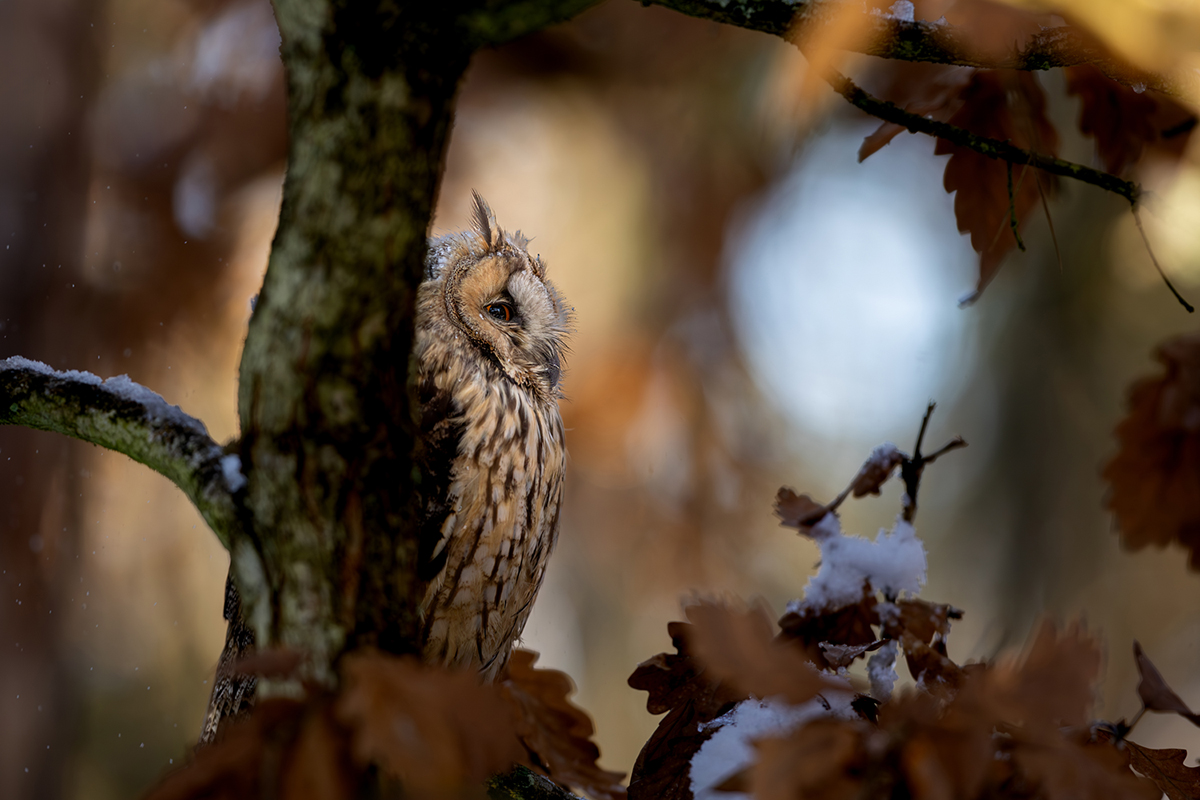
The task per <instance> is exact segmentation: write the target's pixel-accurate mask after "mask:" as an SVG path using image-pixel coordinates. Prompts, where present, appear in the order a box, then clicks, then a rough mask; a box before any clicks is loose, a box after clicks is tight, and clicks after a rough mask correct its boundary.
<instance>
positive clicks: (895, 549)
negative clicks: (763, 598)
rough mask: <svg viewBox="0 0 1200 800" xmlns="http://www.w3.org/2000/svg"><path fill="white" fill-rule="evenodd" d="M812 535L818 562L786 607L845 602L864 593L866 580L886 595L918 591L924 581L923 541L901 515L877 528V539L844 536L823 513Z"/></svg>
mask: <svg viewBox="0 0 1200 800" xmlns="http://www.w3.org/2000/svg"><path fill="white" fill-rule="evenodd" d="M810 535H811V536H812V538H813V539H815V540H816V542H817V546H818V547H820V548H821V567H820V569H819V570H817V574H816V575H814V576H812V577H811V578H809V579H808V584H807V585H806V586H805V587H804V600H803V601H799V600H793V601H792V602H791V603H789V604H788V611H790V612H794V613H798V614H799V613H804V612H805V611H820V610H823V609H835V608H840V607H842V606H844V605H848V604H850V603H853V602H855V601H856V600H858V599H859V598H860V597H861V596H862V590H863V584H864V583H866V584H869V585H870V588H871V590H872V591H882V592H883V593H884V594H885V595H889V596H896V595H899V594H900V593H901V592H909V593H910V594H916V593H917V592H919V591H920V590H921V586H923V585H924V584H925V570H926V566H927V565H926V559H925V546H924V545H923V544H921V540H920V539H918V538H917V533H916V531H915V530H913V526H912V525H911V524H910V523H908V522H905V521H904V520H903V519H902V518H900V517H897V519H896V524H895V526H894V527H893V528H892V530H891V531H890V532H888V531H884V530H880V531H879V533H878V534H877V535H876V536H875V541H871V540H870V539H866V538H864V537H862V536H846V535H844V534H843V533H842V523H841V520H839V519H838V518H837V516H836V515H834V514H826V515H825V516H824V517H823V518H822V519H821V521H820V522H818V523H817V524H816V525H814V526H813V527H812V528H811V529H810Z"/></svg>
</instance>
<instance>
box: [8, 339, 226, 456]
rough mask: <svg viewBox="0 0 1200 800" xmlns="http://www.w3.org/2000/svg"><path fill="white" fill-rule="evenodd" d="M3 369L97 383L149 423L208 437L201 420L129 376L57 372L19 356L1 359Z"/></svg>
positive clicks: (87, 383) (67, 371)
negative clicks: (132, 406)
mask: <svg viewBox="0 0 1200 800" xmlns="http://www.w3.org/2000/svg"><path fill="white" fill-rule="evenodd" d="M5 369H23V370H28V371H30V372H34V373H37V374H38V375H45V376H47V377H51V378H57V379H58V380H61V381H67V382H70V383H82V384H86V385H88V386H99V387H102V388H104V389H106V390H107V391H108V392H109V393H110V394H112V395H113V396H114V397H117V398H118V399H121V400H127V401H129V402H131V403H136V404H137V405H139V406H141V407H142V410H143V412H144V413H145V414H146V417H147V419H149V421H150V422H151V423H167V424H169V425H172V426H174V427H176V428H184V429H187V430H189V431H191V432H192V433H195V434H197V435H203V436H205V437H207V436H208V429H207V428H205V427H204V423H202V422H200V420H198V419H196V418H195V417H192V416H189V415H188V414H186V413H184V411H183V409H181V408H180V407H179V406H175V405H171V404H170V403H168V402H167V401H166V400H164V399H163V396H162V395H161V394H159V393H158V392H155V391H152V390H150V389H147V388H146V387H145V386H142V385H141V384H140V383H136V382H135V381H133V380H130V378H129V376H128V375H116V376H114V377H112V378H108V379H107V380H104V379H102V378H100V376H99V375H93V374H92V373H90V372H83V371H80V370H74V369H70V370H65V371H59V370H56V369H54V368H53V367H51V366H49V365H47V364H43V363H42V362H40V361H32V360H30V359H28V358H22V357H21V356H12V357H10V358H6V359H4V360H2V361H0V370H5Z"/></svg>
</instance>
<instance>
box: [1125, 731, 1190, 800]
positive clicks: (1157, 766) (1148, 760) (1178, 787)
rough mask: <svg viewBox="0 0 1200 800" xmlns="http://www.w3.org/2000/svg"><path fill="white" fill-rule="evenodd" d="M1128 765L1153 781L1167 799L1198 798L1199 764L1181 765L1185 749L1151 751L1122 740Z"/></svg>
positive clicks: (1186, 799) (1184, 799) (1188, 799)
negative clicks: (1196, 765)
mask: <svg viewBox="0 0 1200 800" xmlns="http://www.w3.org/2000/svg"><path fill="white" fill-rule="evenodd" d="M1125 749H1126V751H1127V752H1128V753H1129V765H1130V766H1131V767H1133V768H1134V769H1135V770H1137V772H1138V774H1140V775H1144V776H1145V777H1146V778H1147V779H1148V780H1151V781H1153V782H1154V785H1155V786H1157V787H1158V789H1159V791H1161V792H1162V793H1163V794H1165V795H1166V796H1167V797H1169V798H1170V800H1196V798H1198V797H1200V767H1189V766H1187V765H1186V764H1184V763H1183V762H1184V759H1185V758H1187V751H1186V750H1176V749H1174V748H1171V749H1167V750H1151V749H1150V748H1148V747H1142V746H1141V745H1139V744H1134V743H1133V742H1130V741H1128V740H1127V741H1126V742H1125Z"/></svg>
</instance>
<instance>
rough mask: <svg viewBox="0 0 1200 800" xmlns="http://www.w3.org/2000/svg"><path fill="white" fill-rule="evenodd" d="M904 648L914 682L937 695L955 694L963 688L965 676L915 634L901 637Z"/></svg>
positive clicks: (940, 653) (960, 669)
mask: <svg viewBox="0 0 1200 800" xmlns="http://www.w3.org/2000/svg"><path fill="white" fill-rule="evenodd" d="M900 645H901V647H903V648H904V660H905V663H907V664H908V673H909V674H910V675H912V677H913V680H915V681H917V682H918V683H920V684H921V685H922V686H924V687H925V689H926V691H928V692H931V693H932V694H935V695H939V696H940V695H945V694H947V693H948V692H949V693H953V692H954V691H957V690H958V688H959V687H960V686H962V683H963V679H964V677H965V674H964V673H963V670H962V667H960V666H958V665H957V664H955V663H954V662H953V661H951V660H950V658H949V657H948V656H947V655H946V654H945V653H943V652H940V651H939V650H936V649H934V648H932V647H930V646H929V645H928V644H926V643H925V642H923V641H921V640H920V639H919V638H917V637H916V636H914V635H913V634H911V633H909V632H908V631H905V632H904V633H903V634H901V636H900Z"/></svg>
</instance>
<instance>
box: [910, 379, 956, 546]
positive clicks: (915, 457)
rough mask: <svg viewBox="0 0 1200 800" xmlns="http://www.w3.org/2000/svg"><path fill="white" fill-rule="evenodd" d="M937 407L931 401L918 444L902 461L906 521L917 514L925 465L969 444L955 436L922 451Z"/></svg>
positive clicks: (926, 410)
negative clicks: (930, 451) (918, 496)
mask: <svg viewBox="0 0 1200 800" xmlns="http://www.w3.org/2000/svg"><path fill="white" fill-rule="evenodd" d="M935 408H937V403H934V402H930V403H929V406H928V407H927V408H926V409H925V416H924V417H923V418H922V419H921V431H920V433H918V434H917V446H916V447H914V448H913V454H912V455H911V456H909V457H908V458H905V459H904V460H903V461H902V462H900V477H901V478H902V479H903V480H904V500H903V506H904V511H903V515H904V521H905V522H910V523H911V522H912V521H913V518H914V517H916V515H917V491H918V490H919V489H920V488H921V474H922V473H923V472H924V471H925V467H926V466H928V465H929V464H932V463H933V462H934V461H936V460H937V459H938V458H940V457H941V456H943V455H945V454H946V453H949V452H950V451H951V450H958V449H959V448H962V447H966V446H967V443H966V441H965V440H964V439H963V438H962V437H961V436H955V437H954V438H953V439H951V440H950V441H949V442H947V443H946V444H944V445H942V446H941V447H939V448H938V449H937V450H935V451H933V452H932V453H930V454H929V455H924V454H923V453H922V452H921V445H922V444H924V442H925V431H926V430H927V429H928V428H929V418H930V417H931V416H933V409H935Z"/></svg>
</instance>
